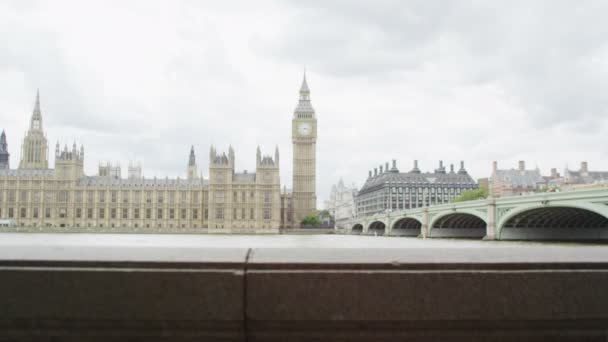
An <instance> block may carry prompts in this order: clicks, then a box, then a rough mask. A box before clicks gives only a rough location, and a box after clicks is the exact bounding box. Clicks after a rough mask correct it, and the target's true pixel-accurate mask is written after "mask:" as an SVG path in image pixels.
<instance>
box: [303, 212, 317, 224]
mask: <svg viewBox="0 0 608 342" xmlns="http://www.w3.org/2000/svg"><path fill="white" fill-rule="evenodd" d="M319 225H321V220H320V219H319V216H318V215H317V214H311V215H308V216H306V217H305V218H304V219H303V220H302V226H310V227H318V226H319Z"/></svg>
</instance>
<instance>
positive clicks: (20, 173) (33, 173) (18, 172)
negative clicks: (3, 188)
mask: <svg viewBox="0 0 608 342" xmlns="http://www.w3.org/2000/svg"><path fill="white" fill-rule="evenodd" d="M0 176H8V177H53V176H55V170H54V169H11V170H6V169H4V170H0Z"/></svg>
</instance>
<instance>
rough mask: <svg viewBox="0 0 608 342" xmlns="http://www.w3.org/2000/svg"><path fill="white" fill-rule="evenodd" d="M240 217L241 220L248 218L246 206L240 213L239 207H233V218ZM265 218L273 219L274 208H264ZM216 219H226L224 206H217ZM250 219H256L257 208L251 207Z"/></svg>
mask: <svg viewBox="0 0 608 342" xmlns="http://www.w3.org/2000/svg"><path fill="white" fill-rule="evenodd" d="M239 214H240V215H239ZM239 218H240V219H241V220H246V219H247V215H246V211H245V208H241V210H240V213H239V210H238V209H237V208H233V209H232V219H233V220H238V219H239ZM263 218H264V220H270V219H272V210H271V209H270V208H264V212H263ZM215 219H216V220H223V219H224V208H215ZM249 219H250V220H253V219H255V210H254V209H253V208H250V209H249Z"/></svg>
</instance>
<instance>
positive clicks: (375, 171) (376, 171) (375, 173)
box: [374, 168, 378, 177]
mask: <svg viewBox="0 0 608 342" xmlns="http://www.w3.org/2000/svg"><path fill="white" fill-rule="evenodd" d="M377 175H378V169H377V168H374V177H376V176H377Z"/></svg>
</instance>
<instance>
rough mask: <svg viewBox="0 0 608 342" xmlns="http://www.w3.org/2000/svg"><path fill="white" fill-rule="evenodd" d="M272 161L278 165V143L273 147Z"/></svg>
mask: <svg viewBox="0 0 608 342" xmlns="http://www.w3.org/2000/svg"><path fill="white" fill-rule="evenodd" d="M274 162H275V164H276V165H277V166H279V145H277V146H276V147H275V148H274Z"/></svg>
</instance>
